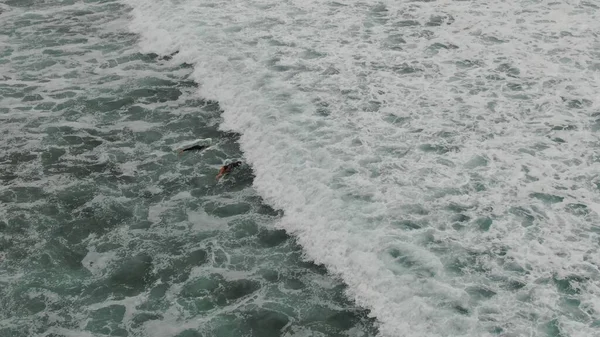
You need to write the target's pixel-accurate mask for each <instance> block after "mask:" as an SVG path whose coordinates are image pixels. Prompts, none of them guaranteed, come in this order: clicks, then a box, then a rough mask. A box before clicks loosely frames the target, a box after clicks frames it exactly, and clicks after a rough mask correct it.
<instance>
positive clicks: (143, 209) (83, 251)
mask: <svg viewBox="0 0 600 337" xmlns="http://www.w3.org/2000/svg"><path fill="white" fill-rule="evenodd" d="M2 9H3V13H2V14H1V16H0V19H1V20H0V36H2V49H1V50H0V57H1V58H0V64H1V65H0V67H1V68H0V69H1V74H2V76H3V80H2V82H1V83H0V96H1V101H2V108H1V111H0V112H1V114H0V118H1V120H2V122H1V123H0V124H1V126H0V130H1V132H2V141H1V142H0V147H1V149H2V151H1V152H2V156H1V159H0V179H1V180H2V187H1V188H0V202H1V206H0V255H1V257H0V258H1V260H0V284H1V286H0V298H1V299H2V305H0V336H3V337H20V336H180V337H184V336H185V337H192V336H236V337H237V336H280V335H282V334H287V335H290V336H292V335H313V336H332V335H337V336H373V335H374V334H375V333H376V329H375V327H374V325H373V322H372V321H371V320H370V319H368V318H367V312H366V311H365V310H364V309H361V308H357V307H356V306H355V305H354V304H352V302H351V301H350V300H349V299H347V298H346V297H345V295H344V290H345V286H344V284H343V283H342V282H341V281H340V280H338V279H336V278H333V277H331V276H329V275H328V274H327V271H326V269H325V268H323V267H322V266H318V265H315V264H313V263H311V262H308V261H305V260H304V258H303V254H302V251H301V248H300V247H299V246H298V244H297V243H296V242H295V240H294V239H292V238H290V237H289V236H288V235H286V233H285V232H284V231H283V230H281V229H275V228H274V222H276V221H277V220H278V219H279V218H280V217H281V211H277V210H274V209H273V208H271V207H270V206H268V205H266V204H265V203H264V202H263V201H262V198H261V197H260V196H259V195H258V194H257V193H256V191H255V190H254V189H253V188H252V181H253V172H252V168H251V167H249V166H244V167H243V168H242V169H241V170H239V172H236V174H235V175H234V174H232V175H230V177H229V178H228V179H226V180H224V181H222V182H220V183H216V181H215V178H214V177H215V175H216V173H217V171H218V168H219V166H220V165H222V163H223V162H224V161H225V160H227V159H236V158H242V160H243V154H242V153H241V152H240V149H239V144H238V141H239V135H237V134H235V133H227V132H223V131H219V130H218V129H217V126H218V125H219V123H220V122H221V110H220V108H219V105H218V103H217V102H211V101H206V100H203V99H201V98H200V97H198V96H197V95H196V87H197V84H196V83H195V82H194V81H193V80H191V79H190V77H189V75H190V73H191V71H192V69H191V67H190V65H188V64H172V63H168V62H167V61H166V60H165V58H164V57H162V56H158V55H156V54H151V53H142V52H141V51H140V50H139V49H138V48H137V47H136V44H137V41H138V39H139V38H138V36H137V35H135V34H132V33H130V32H128V31H127V29H126V23H127V19H126V17H125V15H126V14H127V12H128V9H127V8H126V7H125V6H124V5H122V4H120V3H118V2H115V1H97V2H96V1H87V2H79V3H72V4H71V3H68V2H58V1H57V2H35V1H31V2H12V3H6V4H5V6H4V7H2ZM167 59H168V58H167ZM199 138H202V139H205V142H207V141H208V140H206V139H211V140H212V147H211V148H210V149H208V150H206V151H204V152H202V153H198V152H191V153H185V154H184V155H182V156H179V157H178V156H177V154H176V153H175V150H176V149H177V148H178V147H179V146H180V145H181V144H185V143H188V142H191V141H194V140H195V139H199Z"/></svg>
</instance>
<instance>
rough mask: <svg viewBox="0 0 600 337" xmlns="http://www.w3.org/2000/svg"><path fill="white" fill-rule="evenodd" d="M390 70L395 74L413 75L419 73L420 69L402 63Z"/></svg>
mask: <svg viewBox="0 0 600 337" xmlns="http://www.w3.org/2000/svg"><path fill="white" fill-rule="evenodd" d="M392 70H393V71H394V72H395V73H397V74H401V75H408V74H413V73H416V72H420V71H421V69H419V68H417V67H414V66H411V65H409V64H408V63H402V64H400V65H396V66H393V67H392Z"/></svg>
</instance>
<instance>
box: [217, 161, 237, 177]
mask: <svg viewBox="0 0 600 337" xmlns="http://www.w3.org/2000/svg"><path fill="white" fill-rule="evenodd" d="M240 165H242V162H241V161H236V162H234V163H230V164H227V165H224V166H221V169H220V170H219V174H217V180H219V179H220V178H221V177H222V176H224V175H226V174H227V173H229V172H231V171H233V169H234V168H235V167H238V166H240Z"/></svg>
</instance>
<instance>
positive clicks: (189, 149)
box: [177, 145, 210, 156]
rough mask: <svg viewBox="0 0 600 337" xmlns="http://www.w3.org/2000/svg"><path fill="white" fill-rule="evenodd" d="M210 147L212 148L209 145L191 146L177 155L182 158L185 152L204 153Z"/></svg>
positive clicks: (180, 150)
mask: <svg viewBox="0 0 600 337" xmlns="http://www.w3.org/2000/svg"><path fill="white" fill-rule="evenodd" d="M209 147H210V146H208V145H194V146H189V147H185V148H183V149H179V150H177V154H178V155H180V156H181V155H182V154H183V153H184V152H187V151H202V150H205V149H207V148H209Z"/></svg>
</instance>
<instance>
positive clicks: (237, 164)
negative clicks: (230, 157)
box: [223, 161, 242, 173]
mask: <svg viewBox="0 0 600 337" xmlns="http://www.w3.org/2000/svg"><path fill="white" fill-rule="evenodd" d="M240 165H242V162H241V161H236V162H235V163H231V164H227V165H225V166H223V167H224V168H225V169H224V170H223V171H224V173H229V172H231V171H232V170H233V169H234V168H236V167H238V166H240Z"/></svg>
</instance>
